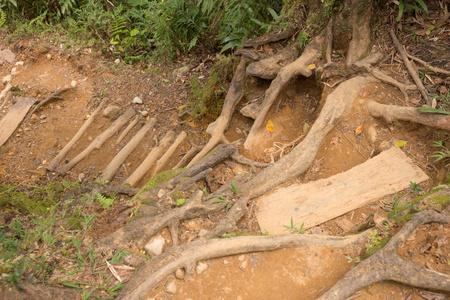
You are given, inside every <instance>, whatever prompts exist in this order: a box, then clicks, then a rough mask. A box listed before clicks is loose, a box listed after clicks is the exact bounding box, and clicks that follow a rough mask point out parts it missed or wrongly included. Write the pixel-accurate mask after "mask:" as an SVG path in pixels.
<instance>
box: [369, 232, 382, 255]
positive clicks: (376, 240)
mask: <svg viewBox="0 0 450 300" xmlns="http://www.w3.org/2000/svg"><path fill="white" fill-rule="evenodd" d="M381 240H382V238H381V236H380V235H379V234H378V230H377V229H374V230H373V231H372V232H371V233H370V234H369V242H368V243H367V244H366V248H367V250H369V249H370V248H372V247H377V246H379V245H380V244H381Z"/></svg>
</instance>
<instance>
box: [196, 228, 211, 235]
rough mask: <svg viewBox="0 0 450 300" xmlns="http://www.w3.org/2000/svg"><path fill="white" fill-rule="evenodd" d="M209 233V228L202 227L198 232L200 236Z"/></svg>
mask: <svg viewBox="0 0 450 300" xmlns="http://www.w3.org/2000/svg"><path fill="white" fill-rule="evenodd" d="M208 233H209V231H208V230H206V229H200V231H199V232H198V236H199V237H202V236H205V235H207V234H208Z"/></svg>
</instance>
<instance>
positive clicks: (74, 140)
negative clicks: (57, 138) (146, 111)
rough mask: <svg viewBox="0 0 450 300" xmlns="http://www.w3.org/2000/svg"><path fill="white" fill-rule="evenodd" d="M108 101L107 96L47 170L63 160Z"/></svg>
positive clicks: (50, 169) (55, 166) (53, 168)
mask: <svg viewBox="0 0 450 300" xmlns="http://www.w3.org/2000/svg"><path fill="white" fill-rule="evenodd" d="M106 101H107V98H105V99H103V101H102V102H101V103H100V105H99V106H98V107H97V108H96V109H95V110H94V112H93V113H92V114H91V116H90V117H89V119H87V120H86V122H84V124H83V126H81V128H80V129H79V130H78V132H77V133H76V134H75V135H74V136H73V138H72V139H71V140H70V142H68V143H67V145H65V146H64V148H63V149H62V150H61V151H59V153H58V155H56V157H55V158H54V159H53V160H52V161H51V162H50V164H49V165H48V166H47V170H49V171H54V170H55V169H56V168H57V167H58V165H59V163H60V162H61V160H63V158H64V157H65V156H66V154H67V153H68V152H69V151H70V150H71V149H72V147H73V145H75V143H76V142H78V140H79V139H80V138H81V136H82V135H83V134H84V132H85V131H86V129H87V128H88V127H89V125H91V124H92V122H93V121H94V118H95V117H96V116H97V115H98V113H99V112H100V111H101V110H102V109H103V107H104V106H105V104H106Z"/></svg>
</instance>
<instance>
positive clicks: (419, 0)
mask: <svg viewBox="0 0 450 300" xmlns="http://www.w3.org/2000/svg"><path fill="white" fill-rule="evenodd" d="M392 2H393V3H394V4H395V5H396V6H397V7H398V15H397V21H400V20H401V19H402V17H403V13H404V12H405V11H406V10H418V11H424V12H425V13H426V14H427V15H428V7H427V5H426V4H425V2H424V1H423V0H414V1H405V0H400V1H397V0H395V1H392ZM408 2H411V3H414V2H415V3H414V4H418V5H420V7H418V6H416V5H412V4H409V3H408Z"/></svg>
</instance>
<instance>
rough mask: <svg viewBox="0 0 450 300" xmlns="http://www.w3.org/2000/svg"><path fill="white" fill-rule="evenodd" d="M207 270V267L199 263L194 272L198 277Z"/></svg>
mask: <svg viewBox="0 0 450 300" xmlns="http://www.w3.org/2000/svg"><path fill="white" fill-rule="evenodd" d="M206 269H208V265H207V264H205V263H202V262H199V263H198V265H197V267H196V268H195V272H196V273H197V274H198V275H200V274H202V273H203V272H205V270H206Z"/></svg>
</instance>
